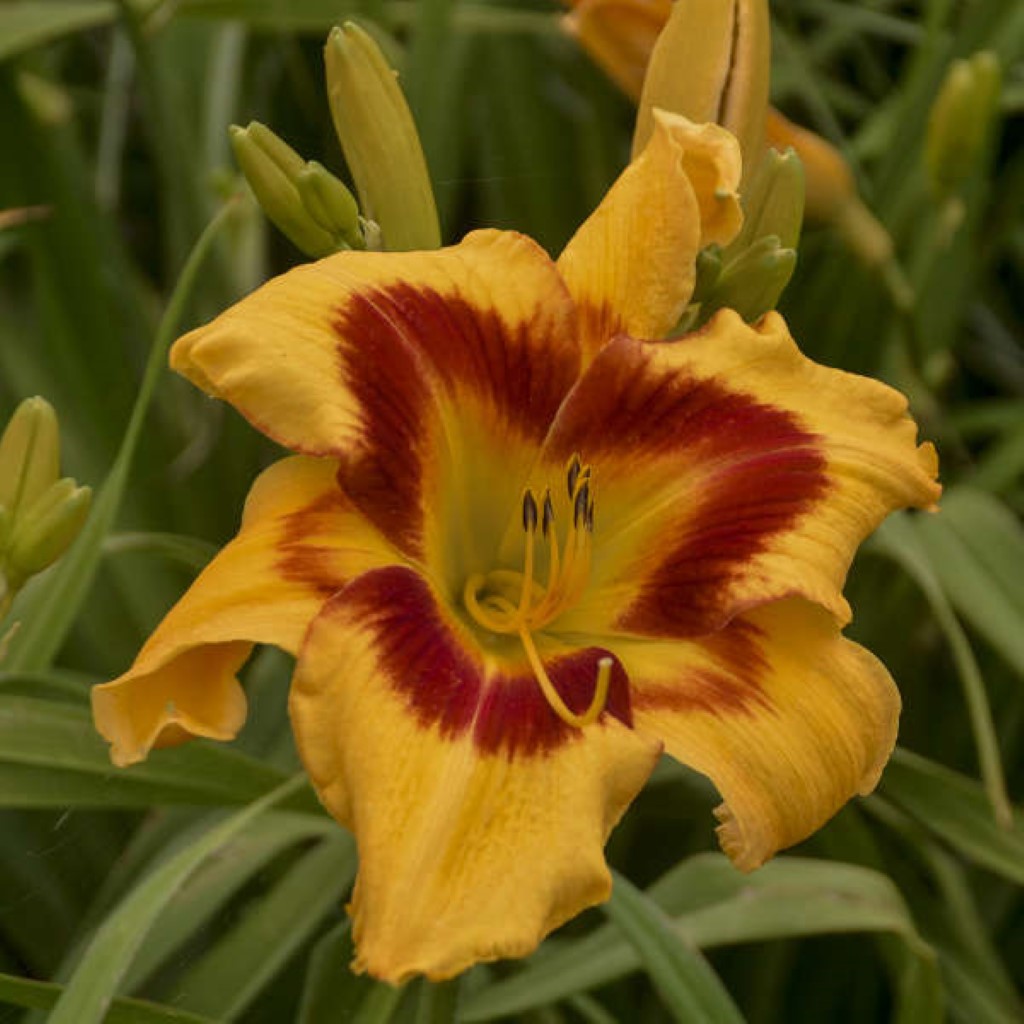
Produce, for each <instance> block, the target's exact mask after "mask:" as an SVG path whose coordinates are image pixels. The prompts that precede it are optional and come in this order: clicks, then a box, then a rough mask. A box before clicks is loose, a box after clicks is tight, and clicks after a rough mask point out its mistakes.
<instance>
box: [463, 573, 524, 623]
mask: <svg viewBox="0 0 1024 1024" xmlns="http://www.w3.org/2000/svg"><path fill="white" fill-rule="evenodd" d="M486 583H487V577H486V576H484V574H483V573H482V572H478V573H474V574H473V575H472V576H470V577H469V579H468V580H466V585H465V587H464V588H463V590H462V600H463V602H464V603H465V605H466V610H467V611H468V612H469V614H470V615H472V616H473V618H474V619H476V621H477V622H479V623H480V625H481V626H483V627H484V628H485V629H489V630H490V631H491V632H492V633H513V632H515V627H514V625H513V624H512V623H511V622H510V621H509V619H508V615H507V614H505V613H504V610H503V609H502V608H501V607H500V606H499V607H498V608H495V609H492V608H485V607H484V606H483V605H482V604H481V603H480V597H479V595H480V592H481V590H483V588H484V586H485V585H486ZM492 600H493V599H489V603H490V602H491V601H492ZM510 626H512V628H509V627H510Z"/></svg>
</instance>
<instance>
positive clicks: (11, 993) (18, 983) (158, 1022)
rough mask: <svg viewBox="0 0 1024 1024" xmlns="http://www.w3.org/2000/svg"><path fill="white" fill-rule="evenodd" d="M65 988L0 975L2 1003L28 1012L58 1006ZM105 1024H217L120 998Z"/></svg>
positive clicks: (167, 1008) (175, 1010) (145, 1003)
mask: <svg viewBox="0 0 1024 1024" xmlns="http://www.w3.org/2000/svg"><path fill="white" fill-rule="evenodd" d="M63 991H64V986H63V985H55V984H54V983H53V982H49V981H29V980H28V979H27V978H17V977H15V976H14V975H11V974H0V1003H8V1004H10V1005H11V1006H21V1007H23V1008H24V1009H26V1010H49V1009H50V1008H51V1007H53V1006H54V1005H56V1003H57V1000H58V999H59V998H60V995H61V993H62V992H63ZM104 1024H215V1022H214V1021H212V1020H211V1019H210V1018H209V1017H200V1016H197V1015H196V1014H194V1013H189V1012H187V1011H186V1010H178V1009H176V1008H175V1007H173V1006H161V1005H159V1004H158V1003H151V1002H147V1001H145V1000H142V999H124V998H117V999H115V1000H114V1001H113V1002H112V1003H111V1004H110V1009H109V1010H108V1011H107V1016H106V1017H105V1018H104Z"/></svg>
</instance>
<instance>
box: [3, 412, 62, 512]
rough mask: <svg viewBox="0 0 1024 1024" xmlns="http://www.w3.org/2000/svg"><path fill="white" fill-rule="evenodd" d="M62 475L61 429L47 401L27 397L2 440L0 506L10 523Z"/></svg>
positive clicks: (15, 413)
mask: <svg viewBox="0 0 1024 1024" xmlns="http://www.w3.org/2000/svg"><path fill="white" fill-rule="evenodd" d="M58 476H60V427H59V426H58V424H57V414H56V413H55V412H54V411H53V406H52V405H50V403H49V402H47V401H46V399H45V398H39V397H38V396H37V397H35V398H26V399H25V400H24V401H23V402H22V403H21V404H20V405H19V406H18V408H17V409H15V410H14V415H13V416H12V417H11V419H10V422H9V423H8V424H7V428H6V429H5V430H4V433H3V436H2V437H0V506H3V508H4V509H5V510H6V515H7V517H8V520H9V523H13V521H14V520H15V519H17V517H18V515H19V511H20V510H21V509H23V508H25V507H26V506H28V505H30V504H31V503H32V502H34V501H35V500H36V498H38V497H39V495H40V494H42V493H43V492H44V491H45V490H47V488H49V487H50V485H51V484H53V483H54V482H55V481H56V480H57V478H58Z"/></svg>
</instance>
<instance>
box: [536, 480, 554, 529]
mask: <svg viewBox="0 0 1024 1024" xmlns="http://www.w3.org/2000/svg"><path fill="white" fill-rule="evenodd" d="M554 523H555V506H554V505H552V504H551V491H550V490H547V491H545V492H544V514H543V516H542V517H541V521H540V529H541V533H543V534H544V536H545V537H547V535H548V533H549V532H550V530H551V527H552V526H554Z"/></svg>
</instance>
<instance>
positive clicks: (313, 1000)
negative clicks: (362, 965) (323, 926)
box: [296, 921, 404, 1024]
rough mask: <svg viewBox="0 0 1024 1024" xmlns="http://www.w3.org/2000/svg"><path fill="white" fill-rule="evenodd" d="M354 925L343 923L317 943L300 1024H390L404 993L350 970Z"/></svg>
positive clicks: (307, 978)
mask: <svg viewBox="0 0 1024 1024" xmlns="http://www.w3.org/2000/svg"><path fill="white" fill-rule="evenodd" d="M354 955H355V947H354V945H353V943H352V925H351V922H350V921H343V922H342V923H341V924H339V925H337V926H336V927H334V928H332V929H331V930H330V931H329V932H327V934H326V935H324V936H323V938H321V939H320V940H319V942H317V944H316V946H315V947H314V948H313V952H312V953H311V954H310V957H309V961H308V966H307V968H306V981H305V985H304V986H303V989H302V1002H301V1004H300V1006H299V1015H298V1018H297V1020H296V1024H388V1021H390V1020H391V1019H392V1018H393V1017H394V1014H395V1011H396V1010H397V1009H398V1004H399V1002H401V1000H402V996H403V995H404V990H403V989H400V988H394V987H393V986H391V985H384V984H381V983H380V982H377V981H374V980H373V979H372V978H370V977H368V976H367V975H365V974H353V973H352V972H351V971H350V970H349V969H348V964H350V963H351V962H352V958H353V956H354Z"/></svg>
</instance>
